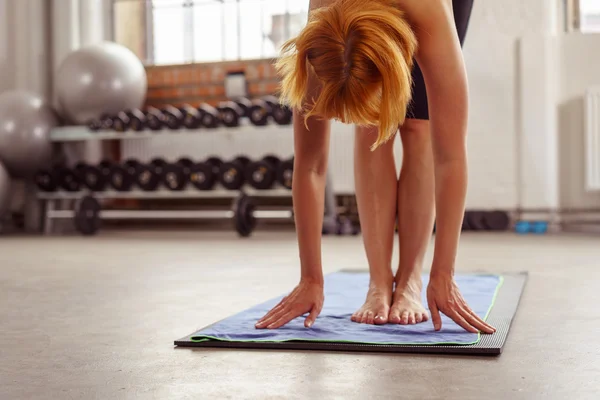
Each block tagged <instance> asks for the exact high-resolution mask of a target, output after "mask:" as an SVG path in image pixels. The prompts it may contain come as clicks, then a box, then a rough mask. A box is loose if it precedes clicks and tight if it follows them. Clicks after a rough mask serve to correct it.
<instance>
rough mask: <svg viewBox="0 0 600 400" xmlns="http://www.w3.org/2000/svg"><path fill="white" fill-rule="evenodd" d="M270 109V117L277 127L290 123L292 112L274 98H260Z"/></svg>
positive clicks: (270, 96)
mask: <svg viewBox="0 0 600 400" xmlns="http://www.w3.org/2000/svg"><path fill="white" fill-rule="evenodd" d="M262 99H263V100H264V101H265V102H266V103H267V104H268V105H269V108H270V113H271V116H272V117H273V120H274V121H275V123H277V124H278V125H289V124H291V123H292V116H293V113H292V110H291V109H290V108H289V107H287V106H285V105H283V104H281V103H280V101H279V99H278V98H277V97H275V96H272V95H269V96H264V97H263V98H262Z"/></svg>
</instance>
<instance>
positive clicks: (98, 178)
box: [81, 161, 110, 192]
mask: <svg viewBox="0 0 600 400" xmlns="http://www.w3.org/2000/svg"><path fill="white" fill-rule="evenodd" d="M105 163H107V162H106V161H105ZM107 168H110V165H109V166H108V167H107ZM81 183H82V184H83V185H84V186H85V187H87V188H88V189H89V190H91V191H92V192H101V191H103V190H105V189H106V186H107V185H108V179H107V173H106V171H103V170H102V169H101V167H96V166H93V165H86V166H85V168H83V170H82V177H81Z"/></svg>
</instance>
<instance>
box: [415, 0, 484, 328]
mask: <svg viewBox="0 0 600 400" xmlns="http://www.w3.org/2000/svg"><path fill="white" fill-rule="evenodd" d="M417 7H418V9H417V10H413V11H414V12H413V13H411V14H412V17H413V19H414V21H413V23H414V24H415V31H416V33H417V37H418V40H419V52H418V55H417V61H418V62H419V66H420V67H421V70H422V71H423V76H424V78H425V84H426V87H427V97H428V101H429V115H430V124H431V134H432V143H433V154H434V163H435V191H436V237H435V250H434V257H433V264H432V267H431V277H430V284H429V287H428V290H427V295H428V303H429V308H430V311H431V314H432V320H433V323H434V327H435V329H436V330H439V329H441V318H440V314H439V312H440V311H441V312H442V313H444V314H446V315H447V316H448V317H450V318H452V320H453V321H454V322H456V323H457V324H458V325H460V326H462V327H463V328H465V329H466V330H468V331H471V332H478V331H483V332H486V333H492V332H494V331H495V329H494V328H493V327H491V326H490V325H488V324H486V323H485V322H484V321H483V320H482V319H481V318H479V317H478V316H477V315H476V314H475V313H474V312H473V311H472V310H471V309H470V308H469V306H468V304H467V303H466V302H465V300H464V299H463V298H462V295H461V294H460V291H459V289H458V287H457V286H456V283H455V282H454V279H453V276H454V267H455V261H456V255H457V250H458V242H459V237H460V231H461V226H462V220H463V215H464V208H465V197H466V192H467V179H468V173H467V151H466V148H467V144H466V138H467V119H468V106H469V104H468V103H469V101H468V86H467V76H466V71H465V65H464V60H463V56H462V51H461V46H460V42H459V40H458V36H457V33H456V28H455V25H454V16H453V12H452V3H451V1H449V0H427V1H423V2H422V3H420V6H417Z"/></svg>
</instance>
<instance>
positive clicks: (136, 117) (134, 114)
mask: <svg viewBox="0 0 600 400" xmlns="http://www.w3.org/2000/svg"><path fill="white" fill-rule="evenodd" d="M127 115H128V116H129V127H130V128H131V130H132V131H136V132H141V131H143V130H144V129H146V115H145V114H144V113H143V112H142V111H140V110H138V109H135V110H130V111H128V112H127Z"/></svg>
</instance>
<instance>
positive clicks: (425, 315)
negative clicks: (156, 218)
mask: <svg viewBox="0 0 600 400" xmlns="http://www.w3.org/2000/svg"><path fill="white" fill-rule="evenodd" d="M421 316H422V317H423V319H422V322H426V321H429V314H427V313H426V312H424V313H423V314H421Z"/></svg>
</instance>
